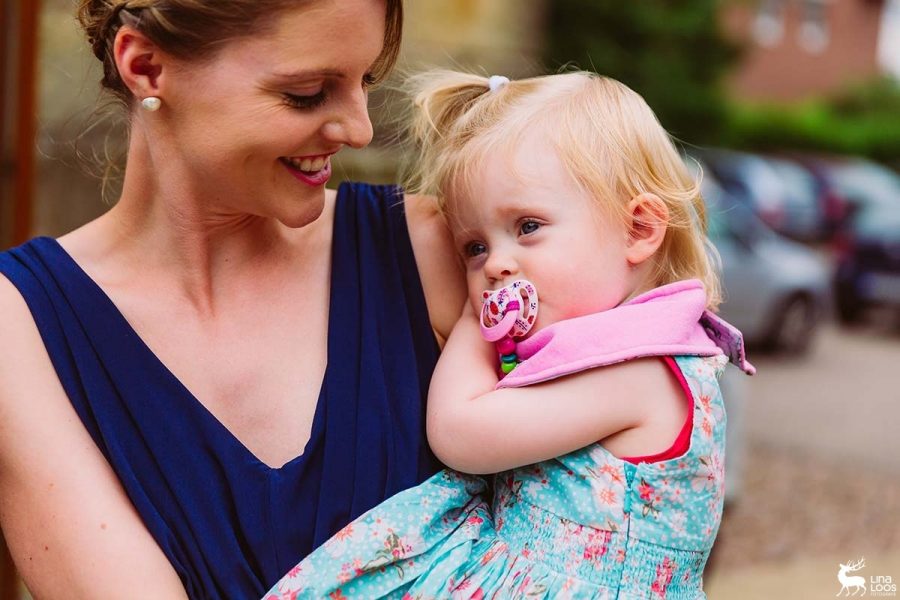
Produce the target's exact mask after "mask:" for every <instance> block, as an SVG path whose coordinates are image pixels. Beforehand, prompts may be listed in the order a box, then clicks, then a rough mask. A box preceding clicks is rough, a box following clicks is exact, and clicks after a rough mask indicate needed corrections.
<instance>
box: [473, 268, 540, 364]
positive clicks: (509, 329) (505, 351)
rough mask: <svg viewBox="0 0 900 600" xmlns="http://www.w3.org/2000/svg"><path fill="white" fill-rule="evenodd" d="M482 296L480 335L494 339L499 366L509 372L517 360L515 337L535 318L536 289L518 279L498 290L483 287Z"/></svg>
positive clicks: (525, 332)
mask: <svg viewBox="0 0 900 600" xmlns="http://www.w3.org/2000/svg"><path fill="white" fill-rule="evenodd" d="M481 298H482V305H481V335H482V337H483V338H484V339H485V340H487V341H489V342H495V343H496V345H497V351H498V352H499V353H500V368H501V370H502V371H503V373H504V374H506V373H509V372H510V371H512V370H513V369H514V368H515V366H516V365H517V364H518V363H519V359H518V356H517V355H516V341H515V338H521V337H524V336H525V335H526V334H527V333H528V332H529V331H530V330H531V328H532V327H533V326H534V322H535V320H536V319H537V313H538V294H537V290H536V289H535V287H534V284H532V283H531V282H530V281H528V280H526V279H519V280H517V281H514V282H513V283H511V284H510V285H508V286H505V287H502V288H500V289H499V290H485V291H484V292H483V293H482V296H481Z"/></svg>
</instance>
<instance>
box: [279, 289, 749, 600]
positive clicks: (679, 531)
mask: <svg viewBox="0 0 900 600" xmlns="http://www.w3.org/2000/svg"><path fill="white" fill-rule="evenodd" d="M660 289H665V288H660ZM683 291H684V290H675V292H673V293H676V294H678V293H681V292H683ZM653 300H654V298H651V300H650V303H653ZM620 308H621V307H620ZM616 310H619V309H613V311H607V312H614V311H616ZM701 312H702V311H701ZM620 316H621V315H620ZM645 316H646V315H645ZM625 317H627V315H625ZM694 318H695V320H694V321H693V322H694V324H698V325H699V326H701V329H700V331H701V332H703V329H705V330H706V335H709V336H710V337H711V338H714V339H715V341H716V344H718V345H721V346H723V347H727V348H728V350H729V352H731V351H736V352H737V353H736V354H732V358H733V359H734V360H735V361H736V362H738V364H740V365H741V366H742V367H743V368H744V369H745V370H747V371H748V372H752V367H751V366H750V365H749V364H748V363H746V361H744V360H743V354H742V352H743V348H742V345H741V341H740V337H739V334H738V333H737V332H736V330H733V328H730V326H727V324H724V322H722V321H720V320H718V319H717V318H716V317H714V316H712V315H710V314H709V313H705V312H703V313H702V317H701V318H700V319H697V318H696V317H694ZM669 319H670V316H666V317H665V319H664V320H666V321H667V322H668V320H669ZM616 320H617V321H619V319H616ZM651 320H652V319H651ZM577 330H578V331H581V332H583V331H584V324H583V323H581V324H579V326H578V328H577ZM696 333H697V330H696V329H695V330H693V331H692V332H691V335H695V334H696ZM654 335H656V334H654ZM559 338H560V336H559V333H558V332H557V340H556V341H557V342H559ZM705 339H706V340H707V341H708V340H709V338H705ZM632 341H633V340H632ZM664 341H666V342H668V341H671V340H664ZM679 341H683V340H679ZM694 342H696V338H694V340H693V341H692V342H691V344H693V347H694V348H695V349H696V348H699V347H700V346H703V343H702V342H700V343H696V344H695V343H694ZM691 344H687V345H691ZM710 344H711V343H710ZM716 344H712V345H711V346H708V347H707V349H709V348H715V350H710V351H708V352H700V351H696V354H707V355H706V356H702V355H679V356H676V357H675V364H677V366H678V368H679V370H680V371H681V374H682V375H683V377H684V380H685V382H686V383H687V386H688V387H689V390H690V395H691V397H692V400H693V407H694V412H693V417H692V418H693V424H692V429H691V432H690V445H689V449H688V450H687V452H686V453H684V454H683V455H682V456H680V457H678V458H674V459H670V460H664V461H662V462H652V463H647V462H642V463H639V464H632V463H631V462H627V461H625V460H622V459H619V458H617V457H616V456H614V455H612V454H611V453H610V452H609V451H607V450H606V449H605V448H604V447H603V446H602V445H600V444H593V445H591V446H588V447H586V448H583V449H581V450H578V451H576V452H572V453H571V454H567V455H565V456H560V457H558V458H555V459H553V460H548V461H545V462H542V463H538V464H535V465H531V466H527V467H521V468H518V469H515V470H512V471H508V472H505V473H501V474H499V475H496V476H495V477H494V481H493V482H494V486H493V494H491V493H490V491H491V490H490V489H488V486H487V485H486V483H485V481H484V480H483V479H482V478H479V477H475V476H469V475H464V474H460V473H457V472H455V471H451V470H445V471H442V472H440V473H438V474H437V475H435V476H434V477H432V478H431V479H429V480H428V481H426V482H425V483H423V484H421V485H419V486H417V487H414V488H411V489H409V490H406V491H404V492H401V493H399V494H397V495H396V496H394V497H392V498H390V499H388V500H387V501H385V502H383V503H382V504H380V505H379V506H377V507H375V508H374V509H372V510H371V511H369V512H368V513H366V514H364V515H363V516H361V517H360V518H358V519H357V520H356V521H354V522H352V523H351V524H349V525H347V526H346V527H345V528H344V529H343V530H342V531H340V532H339V533H338V534H336V535H335V536H334V537H333V538H332V539H330V540H329V541H328V542H326V543H325V544H324V545H323V546H322V547H320V548H319V549H318V550H316V551H315V552H313V553H312V554H311V555H309V556H308V557H307V558H306V559H305V560H303V561H302V562H301V563H300V564H298V565H297V566H296V567H295V568H294V569H292V570H291V571H290V572H289V573H287V575H285V576H284V577H283V578H282V579H281V581H279V582H278V583H277V584H276V585H275V586H274V587H273V588H272V590H271V591H270V592H269V593H268V594H267V595H266V596H265V599H266V600H274V599H283V598H291V599H294V598H335V599H338V598H365V599H369V598H398V599H404V600H405V599H423V600H424V599H433V598H435V599H436V598H473V599H479V598H619V599H635V598H660V599H661V598H668V599H670V600H681V599H685V600H687V599H691V600H693V599H697V598H705V595H704V593H703V586H702V574H703V568H704V566H705V564H706V560H707V557H708V556H709V551H710V549H711V547H712V544H713V540H714V539H715V537H716V533H717V531H718V528H719V523H720V520H721V515H722V501H723V494H724V469H723V461H724V448H725V409H724V405H723V402H722V395H721V393H720V390H719V385H718V377H719V376H720V375H721V373H722V371H723V370H724V367H725V365H726V363H727V362H728V359H727V358H726V356H724V355H723V354H722V353H721V350H718V346H717V345H716ZM545 345H546V344H545ZM576 346H577V347H578V348H579V350H578V352H579V353H580V352H581V351H582V350H583V349H584V344H583V343H582V342H578V343H577V344H576ZM663 346H665V344H663V345H658V346H657V347H660V348H661V347H663ZM559 347H560V346H559V344H557V349H559ZM641 354H642V355H646V353H645V352H641ZM608 355H609V353H607V356H608ZM617 356H618V355H617ZM524 364H525V363H524V362H523V363H522V365H524ZM522 365H520V366H522ZM517 370H518V368H517ZM579 370H580V369H579ZM515 372H516V371H514V373H515ZM531 372H532V373H533V372H536V371H535V370H534V369H532V370H531ZM526 374H527V373H526Z"/></svg>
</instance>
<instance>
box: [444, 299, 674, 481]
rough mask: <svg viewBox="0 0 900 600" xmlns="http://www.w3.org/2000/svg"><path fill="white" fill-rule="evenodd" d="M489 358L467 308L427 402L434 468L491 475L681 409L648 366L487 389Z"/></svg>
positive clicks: (667, 381) (654, 367)
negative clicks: (664, 407)
mask: <svg viewBox="0 0 900 600" xmlns="http://www.w3.org/2000/svg"><path fill="white" fill-rule="evenodd" d="M494 352H495V351H494V349H493V348H492V346H491V345H490V344H488V343H486V342H485V341H484V340H483V339H482V337H481V333H480V330H479V327H478V321H477V318H476V316H475V314H474V312H473V311H472V310H471V308H470V307H468V306H467V307H466V310H465V311H464V312H463V316H462V318H461V319H460V320H459V322H458V323H457V325H456V327H455V328H454V330H453V333H452V335H451V336H450V339H449V340H448V341H447V345H446V347H445V348H444V351H443V354H442V355H441V359H440V360H439V361H438V365H437V368H436V370H435V373H434V377H433V379H432V382H431V389H430V392H429V395H428V441H429V443H430V444H431V447H432V450H434V453H435V455H437V457H438V458H439V459H440V460H441V461H443V462H444V463H445V464H447V465H448V466H450V467H453V468H455V469H457V470H459V471H464V472H467V473H497V472H500V471H504V470H507V469H511V468H515V467H519V466H522V465H527V464H532V463H536V462H540V461H542V460H547V459H550V458H553V457H556V456H562V455H563V454H567V453H569V452H572V451H574V450H577V449H579V448H583V447H585V446H587V445H589V444H592V443H594V442H597V441H599V440H602V439H603V438H605V437H607V436H610V435H612V434H615V433H618V432H622V431H625V430H627V429H631V428H637V427H641V426H642V425H643V424H644V423H646V422H648V421H649V420H650V418H651V415H652V412H653V411H654V410H657V409H658V408H659V407H660V406H661V403H665V402H669V403H676V404H677V403H679V402H680V403H682V405H683V402H684V400H683V394H682V393H681V392H680V391H679V388H678V387H677V385H676V384H673V382H672V377H671V375H670V374H669V373H668V371H667V368H666V367H665V365H664V364H663V363H662V362H661V361H659V360H655V359H647V360H634V361H629V362H625V363H620V364H617V365H614V366H609V367H601V368H596V369H590V370H588V371H583V372H580V373H577V374H574V375H569V376H567V377H563V378H560V379H556V380H553V381H549V382H546V383H541V384H536V385H530V386H527V387H522V388H505V389H501V390H494V387H495V386H496V384H497V381H498V378H497V374H496V372H495V371H494V365H495V364H496V357H495V356H494ZM670 406H671V404H670ZM680 424H681V423H678V425H679V426H680Z"/></svg>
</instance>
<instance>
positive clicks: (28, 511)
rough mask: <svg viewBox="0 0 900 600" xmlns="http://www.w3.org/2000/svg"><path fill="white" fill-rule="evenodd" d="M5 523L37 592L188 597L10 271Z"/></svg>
mask: <svg viewBox="0 0 900 600" xmlns="http://www.w3.org/2000/svg"><path fill="white" fill-rule="evenodd" d="M0 525H2V527H3V534H4V536H5V538H6V541H7V544H8V545H9V549H10V551H11V553H12V556H13V558H14V560H15V563H16V566H17V568H18V570H19V572H20V574H21V575H22V578H23V579H24V580H25V583H26V585H27V586H28V588H29V590H30V591H31V593H32V594H33V595H34V597H35V598H41V599H50V600H52V599H55V598H67V599H69V598H72V599H81V598H84V599H86V600H87V599H91V600H99V599H104V598H110V599H113V598H126V597H127V598H147V599H151V598H166V599H169V598H172V599H178V598H186V597H187V596H186V594H185V591H184V588H183V586H182V584H181V581H180V580H179V578H178V576H177V575H176V573H175V571H174V569H173V568H172V566H171V565H170V564H169V562H168V560H167V559H166V557H165V555H164V554H163V553H162V551H161V550H160V549H159V546H158V545H157V544H156V542H155V541H154V540H153V538H152V537H151V535H150V533H149V532H148V531H147V529H146V528H145V527H144V525H143V523H142V522H141V519H140V517H139V516H138V514H137V512H136V511H135V509H134V507H133V505H132V504H131V502H130V501H129V499H128V497H127V496H126V494H125V491H124V490H123V489H122V487H121V485H120V484H119V482H118V479H117V478H116V476H115V474H114V473H113V471H112V469H111V468H110V466H109V464H108V463H107V462H106V460H105V459H104V457H103V455H102V454H101V453H100V451H99V450H98V448H97V447H96V445H95V444H94V442H93V440H92V439H91V437H90V435H89V434H88V433H87V431H86V430H85V429H84V427H83V426H82V424H81V421H80V420H79V418H78V416H77V414H76V413H75V411H74V409H73V408H72V405H71V403H70V402H69V400H68V398H67V396H66V395H65V392H64V391H63V389H62V386H61V385H60V383H59V379H58V378H57V376H56V373H55V371H54V369H53V366H52V365H51V363H50V359H49V357H48V356H47V352H46V350H45V348H44V345H43V342H42V341H41V338H40V335H39V334H38V331H37V328H36V327H35V325H34V321H33V320H32V318H31V314H30V312H29V310H28V308H27V306H26V305H25V302H24V300H23V299H22V297H21V296H20V295H19V293H18V291H17V290H16V289H15V288H14V287H13V286H12V284H11V283H9V281H8V280H6V279H5V278H3V277H2V276H0Z"/></svg>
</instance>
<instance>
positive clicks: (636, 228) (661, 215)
mask: <svg viewBox="0 0 900 600" xmlns="http://www.w3.org/2000/svg"><path fill="white" fill-rule="evenodd" d="M627 210H628V220H627V221H626V224H627V226H628V230H627V232H626V235H627V240H626V244H627V250H626V258H627V259H628V263H629V264H631V265H635V266H636V265H639V264H641V263H643V262H644V261H645V260H647V259H648V258H650V257H651V256H653V254H654V253H655V252H656V251H657V250H659V247H660V245H662V243H663V239H665V237H666V228H667V227H668V222H669V209H668V207H666V203H665V202H663V201H662V200H661V199H660V197H659V196H657V195H656V194H650V193H645V194H641V195H639V196H635V197H634V198H632V199H631V200H630V201H629V202H628V207H627Z"/></svg>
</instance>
